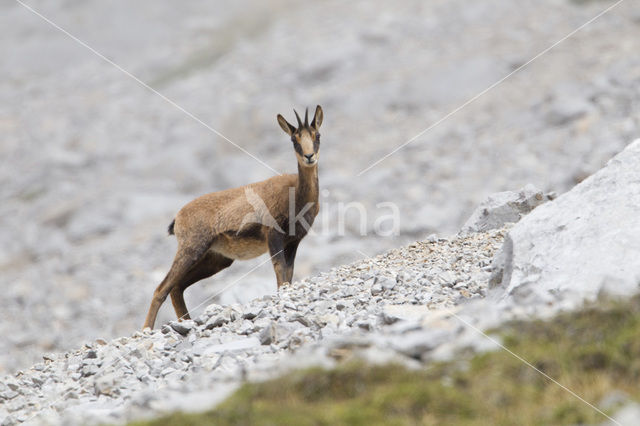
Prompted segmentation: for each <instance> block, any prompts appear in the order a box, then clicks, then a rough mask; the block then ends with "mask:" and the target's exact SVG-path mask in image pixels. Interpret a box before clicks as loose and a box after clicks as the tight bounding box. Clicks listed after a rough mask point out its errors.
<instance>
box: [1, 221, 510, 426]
mask: <svg viewBox="0 0 640 426" xmlns="http://www.w3.org/2000/svg"><path fill="white" fill-rule="evenodd" d="M504 232H505V230H504V229H500V230H494V231H491V232H488V233H476V234H471V235H468V236H464V237H463V236H458V237H455V238H452V239H447V238H435V239H434V241H432V242H416V243H413V244H411V245H409V246H407V247H404V248H400V249H396V250H392V251H390V252H388V253H385V254H383V255H380V256H376V257H373V258H366V259H363V260H361V261H359V262H356V263H353V264H351V265H347V266H343V267H340V268H337V269H333V270H331V271H330V272H328V273H323V274H319V275H317V276H314V277H310V278H308V279H304V280H302V281H299V282H296V283H294V284H293V285H289V286H287V287H284V288H282V289H281V290H280V292H279V293H278V294H277V295H273V296H271V295H268V296H264V297H262V298H259V299H255V300H252V301H251V302H249V303H247V304H244V305H241V304H232V305H228V306H221V305H217V304H212V305H210V306H208V307H207V308H206V310H205V312H204V314H203V315H201V316H199V317H197V318H195V319H193V320H187V321H182V322H177V321H172V322H170V323H168V324H164V325H162V326H160V328H159V329H155V330H153V331H150V330H145V331H144V332H137V333H135V334H133V335H132V336H131V337H122V338H119V339H116V340H113V341H111V342H105V341H104V340H101V339H99V340H96V341H94V342H91V343H87V344H85V345H84V346H83V347H82V348H81V349H79V350H77V351H74V352H70V353H65V354H49V355H46V356H45V357H44V360H43V362H41V363H38V364H36V365H34V366H33V367H32V368H31V369H29V370H26V371H21V372H18V373H17V374H16V375H15V376H7V377H5V378H3V380H2V381H1V383H2V385H0V401H1V402H0V418H4V421H3V422H2V425H3V426H6V425H12V424H17V423H20V422H27V423H34V424H40V423H45V424H65V425H69V424H87V423H97V422H111V423H120V422H123V421H125V420H127V419H131V418H136V417H140V416H148V415H154V414H155V415H157V414H160V413H162V412H164V411H166V410H170V409H175V408H176V404H177V401H179V402H180V405H179V408H180V409H181V410H191V409H199V408H203V407H206V404H207V403H209V404H211V403H213V402H215V401H217V400H219V399H220V398H222V397H224V396H225V395H227V393H228V392H230V391H231V390H233V389H234V388H235V386H236V385H237V384H238V383H240V382H241V381H242V380H243V379H246V378H247V377H249V375H251V376H252V377H253V376H259V375H260V374H268V373H270V372H272V371H274V369H277V368H282V366H283V365H285V366H288V365H295V362H293V361H292V362H291V363H288V362H287V361H283V356H285V355H287V354H293V353H295V352H296V350H298V349H299V348H301V347H306V346H309V345H310V344H312V343H315V342H322V341H324V340H327V341H329V340H331V341H335V340H336V339H337V341H339V340H340V339H347V340H348V341H349V342H350V345H352V344H353V343H354V342H357V341H358V339H362V338H364V336H367V335H374V334H376V333H377V332H381V331H382V330H387V331H386V332H385V333H388V337H387V338H386V340H387V341H388V345H389V347H390V348H392V349H393V352H394V353H397V354H399V355H401V356H403V357H407V359H420V357H421V356H422V353H423V352H428V351H429V350H431V349H433V348H434V347H435V346H436V345H437V343H438V340H437V339H436V340H434V339H432V338H431V337H433V336H430V338H429V339H424V338H423V337H424V336H421V337H420V338H418V337H417V336H413V338H410V339H407V338H406V337H405V333H406V331H407V330H405V329H403V324H405V325H406V324H409V323H411V321H413V322H415V321H419V320H420V319H421V318H422V317H424V316H425V315H427V314H428V313H429V312H430V311H437V310H439V309H442V308H453V307H455V306H456V305H457V304H458V303H459V302H461V301H466V300H469V299H477V298H482V297H483V296H484V295H485V292H486V288H487V283H488V279H489V273H490V272H489V268H490V265H491V259H492V257H493V254H494V252H495V251H496V250H497V249H498V248H499V247H500V245H501V244H502V241H503V236H504ZM442 336H443V337H444V334H442ZM339 352H340V348H338V347H334V348H333V356H335V354H337V353H339ZM383 352H384V351H381V352H380V354H379V355H381V354H382V353H383ZM316 358H317V357H316ZM311 359H313V358H310V357H305V361H307V362H308V361H309V360H311ZM297 362H299V361H297ZM185 395H197V397H196V396H194V397H193V398H191V397H188V398H187V397H185ZM192 401H193V402H192Z"/></svg>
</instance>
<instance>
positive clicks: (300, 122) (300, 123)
mask: <svg viewBox="0 0 640 426" xmlns="http://www.w3.org/2000/svg"><path fill="white" fill-rule="evenodd" d="M293 112H295V114H296V119H297V120H298V129H301V128H302V121H301V120H300V116H299V115H298V111H296V110H295V109H294V110H293Z"/></svg>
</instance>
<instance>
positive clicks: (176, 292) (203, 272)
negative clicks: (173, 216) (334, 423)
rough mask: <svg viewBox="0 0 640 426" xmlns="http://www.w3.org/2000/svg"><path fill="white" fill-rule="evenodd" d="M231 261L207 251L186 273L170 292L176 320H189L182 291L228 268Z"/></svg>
mask: <svg viewBox="0 0 640 426" xmlns="http://www.w3.org/2000/svg"><path fill="white" fill-rule="evenodd" d="M232 263H233V259H229V258H228V257H225V256H223V255H221V254H219V253H216V252H212V251H208V252H207V254H205V255H204V256H203V257H202V259H200V261H199V262H198V263H197V264H196V265H195V266H194V267H193V268H192V269H191V270H190V271H189V272H188V273H187V275H186V276H185V277H184V279H183V280H182V281H181V282H180V284H179V285H178V286H176V287H174V288H173V289H172V290H171V293H170V294H171V303H172V304H173V309H175V311H176V315H177V317H178V320H182V319H189V318H190V316H189V311H188V310H187V305H186V304H185V303H184V291H185V290H186V289H187V287H189V286H190V285H192V284H195V283H197V282H198V281H200V280H203V279H205V278H209V277H210V276H212V275H214V274H217V273H218V272H220V271H222V270H223V269H225V268H227V267H229V266H230V265H231V264H232Z"/></svg>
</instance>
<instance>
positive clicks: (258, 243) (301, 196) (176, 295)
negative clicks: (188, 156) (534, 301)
mask: <svg viewBox="0 0 640 426" xmlns="http://www.w3.org/2000/svg"><path fill="white" fill-rule="evenodd" d="M294 113H295V115H296V119H297V121H298V127H297V128H296V127H294V126H292V125H291V124H289V123H288V122H287V120H285V118H284V117H283V116H282V115H280V114H278V117H277V119H278V124H279V125H280V127H281V128H282V130H284V131H285V133H287V134H288V135H289V136H290V137H291V141H292V142H293V147H294V149H295V153H296V157H297V160H298V174H297V175H296V174H287V175H279V176H274V177H272V178H270V179H267V180H264V181H262V182H256V183H252V184H249V185H246V186H243V187H239V188H233V189H227V190H224V191H219V192H213V193H210V194H206V195H203V196H201V197H198V198H196V199H195V200H193V201H191V202H189V203H188V204H186V205H185V206H184V207H183V208H182V209H181V210H180V211H179V212H178V214H177V215H176V216H175V219H174V220H173V222H171V224H170V225H169V234H173V235H175V236H176V238H177V240H178V250H177V253H176V255H175V258H174V260H173V264H172V265H171V269H170V270H169V272H168V273H167V276H166V277H165V278H164V280H162V282H161V283H160V285H159V286H158V287H157V288H156V290H155V291H154V293H153V299H152V301H151V306H150V307H149V312H148V313H147V317H146V319H145V322H144V326H143V328H146V327H149V328H153V325H154V323H155V320H156V316H157V314H158V309H160V306H161V305H162V303H163V302H164V301H165V300H166V298H167V295H169V294H170V295H171V302H172V304H173V308H174V309H175V311H176V315H177V316H178V320H181V319H188V318H189V312H188V311H187V307H186V305H185V303H184V294H183V293H184V291H185V289H186V288H187V287H189V286H190V285H191V284H194V283H196V282H198V281H200V280H202V279H204V278H207V277H210V276H212V275H213V274H215V273H217V272H220V271H221V270H223V269H225V268H227V267H228V266H230V265H231V264H232V263H233V261H234V260H236V259H239V260H245V259H251V258H254V257H257V256H260V255H261V254H263V253H265V252H267V251H268V252H269V254H270V255H271V261H272V263H273V269H274V271H275V274H276V280H277V285H278V288H280V286H282V285H283V284H286V283H290V282H291V280H292V278H293V263H294V260H295V257H296V251H297V249H298V244H299V243H300V240H302V238H304V236H305V235H306V234H307V231H308V228H309V227H310V226H311V225H312V224H313V220H314V219H315V217H316V215H317V214H318V209H319V206H318V157H319V154H318V151H319V149H320V133H319V132H318V129H319V128H320V125H321V124H322V118H323V113H322V108H321V107H320V105H318V106H317V107H316V112H315V116H314V118H313V121H311V124H309V110H308V109H307V110H306V112H305V116H304V123H303V122H302V121H301V120H300V116H299V115H298V113H297V112H296V111H295V110H294ZM291 204H294V205H291Z"/></svg>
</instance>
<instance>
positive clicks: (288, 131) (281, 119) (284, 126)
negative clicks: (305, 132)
mask: <svg viewBox="0 0 640 426" xmlns="http://www.w3.org/2000/svg"><path fill="white" fill-rule="evenodd" d="M278 124H279V125H280V127H281V128H282V130H284V132H285V133H286V134H288V135H289V136H291V135H293V132H295V131H296V128H295V127H293V126H292V125H291V124H289V122H288V121H287V120H285V118H284V117H283V116H282V115H280V114H278Z"/></svg>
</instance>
